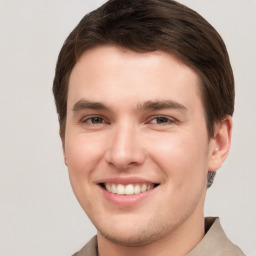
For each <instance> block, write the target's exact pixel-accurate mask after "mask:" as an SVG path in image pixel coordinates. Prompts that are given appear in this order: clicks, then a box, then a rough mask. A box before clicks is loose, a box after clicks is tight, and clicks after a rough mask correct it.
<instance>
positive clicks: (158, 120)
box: [150, 116, 174, 124]
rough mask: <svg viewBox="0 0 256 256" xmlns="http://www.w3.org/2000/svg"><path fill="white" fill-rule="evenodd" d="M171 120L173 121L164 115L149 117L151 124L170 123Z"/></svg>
mask: <svg viewBox="0 0 256 256" xmlns="http://www.w3.org/2000/svg"><path fill="white" fill-rule="evenodd" d="M173 122H174V121H173V120H171V119H169V118H167V117H164V116H158V117H155V118H153V119H151V121H150V123H151V124H170V123H173Z"/></svg>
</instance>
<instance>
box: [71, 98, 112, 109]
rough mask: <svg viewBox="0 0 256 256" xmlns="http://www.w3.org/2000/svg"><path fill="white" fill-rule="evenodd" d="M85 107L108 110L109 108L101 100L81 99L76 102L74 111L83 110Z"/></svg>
mask: <svg viewBox="0 0 256 256" xmlns="http://www.w3.org/2000/svg"><path fill="white" fill-rule="evenodd" d="M83 109H96V110H97V109H98V110H107V109H108V108H107V107H106V106H105V105H104V104H102V103H99V102H92V101H89V100H86V99H81V100H79V101H78V102H76V103H75V104H74V106H73V108H72V110H73V111H74V112H77V111H80V110H83Z"/></svg>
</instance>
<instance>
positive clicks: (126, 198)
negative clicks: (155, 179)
mask: <svg viewBox="0 0 256 256" xmlns="http://www.w3.org/2000/svg"><path fill="white" fill-rule="evenodd" d="M99 187H100V188H101V191H102V192H103V195H104V197H105V198H106V199H107V200H108V201H110V202H111V203H113V204H116V205H118V206H133V205H135V204H138V203H140V202H141V201H143V200H145V199H146V198H147V197H149V196H150V195H151V194H152V193H153V192H154V191H155V190H156V188H157V187H155V188H153V189H150V190H147V191H145V192H142V193H139V194H133V195H118V194H114V193H110V192H108V191H107V190H106V189H104V188H103V187H101V186H99Z"/></svg>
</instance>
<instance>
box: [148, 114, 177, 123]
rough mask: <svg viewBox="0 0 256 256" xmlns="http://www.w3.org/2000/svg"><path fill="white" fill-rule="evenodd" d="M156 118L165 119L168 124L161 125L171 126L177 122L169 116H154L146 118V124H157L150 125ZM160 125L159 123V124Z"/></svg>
mask: <svg viewBox="0 0 256 256" xmlns="http://www.w3.org/2000/svg"><path fill="white" fill-rule="evenodd" d="M157 118H165V119H167V121H168V122H166V123H162V124H165V125H168V124H172V123H176V122H177V120H176V119H175V118H173V117H170V116H166V115H154V116H151V117H150V118H148V121H147V122H146V123H150V124H158V123H152V120H154V119H157ZM159 124H161V123H159Z"/></svg>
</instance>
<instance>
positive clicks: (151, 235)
mask: <svg viewBox="0 0 256 256" xmlns="http://www.w3.org/2000/svg"><path fill="white" fill-rule="evenodd" d="M127 223H129V222H127ZM169 230H170V227H167V226H166V225H165V226H162V227H156V226H154V225H152V224H150V225H146V227H144V228H143V227H140V228H138V227H137V228H134V226H132V225H131V226H130V227H129V228H126V229H125V228H113V227H112V229H111V230H110V229H107V232H106V231H105V230H102V229H98V232H99V233H100V235H101V236H102V237H104V238H105V239H107V240H108V241H110V242H113V243H115V244H118V245H122V246H128V247H138V246H143V245H147V244H151V243H153V242H155V241H157V240H159V239H161V238H163V237H165V236H166V235H167V234H168V232H169Z"/></svg>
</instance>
